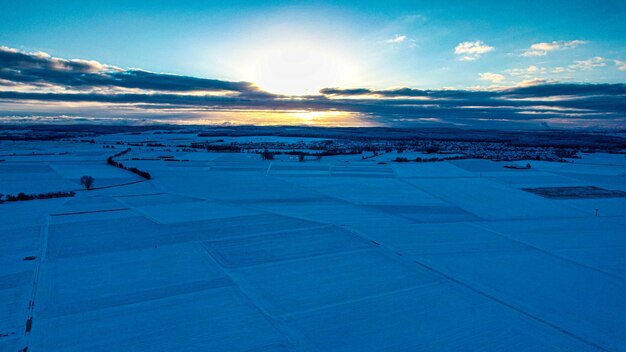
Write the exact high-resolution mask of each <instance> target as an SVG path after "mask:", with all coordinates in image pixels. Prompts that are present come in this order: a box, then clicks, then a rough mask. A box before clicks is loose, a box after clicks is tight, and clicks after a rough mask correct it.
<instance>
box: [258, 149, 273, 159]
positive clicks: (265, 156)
mask: <svg viewBox="0 0 626 352" xmlns="http://www.w3.org/2000/svg"><path fill="white" fill-rule="evenodd" d="M261 158H262V159H263V160H274V153H272V152H270V151H269V150H267V149H265V150H264V151H263V153H261Z"/></svg>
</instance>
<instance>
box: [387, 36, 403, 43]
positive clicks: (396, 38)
mask: <svg viewBox="0 0 626 352" xmlns="http://www.w3.org/2000/svg"><path fill="white" fill-rule="evenodd" d="M405 40H406V35H400V34H396V35H395V36H394V37H393V38H391V39H389V40H387V43H391V44H400V43H402V42H404V41H405Z"/></svg>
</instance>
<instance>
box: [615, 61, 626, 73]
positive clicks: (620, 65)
mask: <svg viewBox="0 0 626 352" xmlns="http://www.w3.org/2000/svg"><path fill="white" fill-rule="evenodd" d="M613 61H614V62H615V65H616V66H617V69H618V70H620V71H626V61H620V60H613Z"/></svg>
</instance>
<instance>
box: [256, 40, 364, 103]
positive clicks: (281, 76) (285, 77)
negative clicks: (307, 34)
mask: <svg viewBox="0 0 626 352" xmlns="http://www.w3.org/2000/svg"><path fill="white" fill-rule="evenodd" d="M247 59H248V60H249V61H248V62H249V64H248V67H249V68H248V75H247V76H248V77H251V79H252V81H253V82H254V83H256V84H257V85H258V86H259V87H260V88H261V89H263V90H266V91H269V92H271V93H276V94H285V95H312V94H318V93H319V90H320V89H322V88H328V87H338V86H344V85H346V84H350V82H353V81H354V78H355V77H354V76H355V68H356V65H355V63H354V62H351V61H352V60H349V59H348V58H347V57H346V55H345V53H342V52H341V51H339V50H336V49H334V48H330V47H325V46H324V45H319V44H316V43H311V42H294V41H289V42H283V43H276V44H273V45H271V46H269V47H264V48H261V49H259V50H257V51H256V52H254V53H252V54H251V55H250V57H248V58H247Z"/></svg>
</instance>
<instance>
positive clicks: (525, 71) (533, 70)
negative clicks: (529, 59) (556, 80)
mask: <svg viewBox="0 0 626 352" xmlns="http://www.w3.org/2000/svg"><path fill="white" fill-rule="evenodd" d="M506 72H507V73H508V74H510V75H511V76H516V77H517V76H529V75H536V74H542V73H546V68H545V67H538V66H535V65H530V66H528V67H527V68H512V69H510V70H507V71H506Z"/></svg>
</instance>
